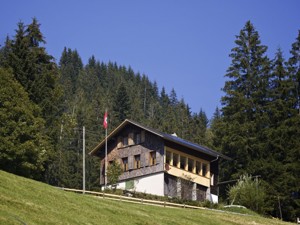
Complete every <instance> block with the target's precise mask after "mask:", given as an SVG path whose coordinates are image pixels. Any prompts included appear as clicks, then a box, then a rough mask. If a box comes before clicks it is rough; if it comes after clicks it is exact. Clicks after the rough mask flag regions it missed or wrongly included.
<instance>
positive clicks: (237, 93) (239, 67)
mask: <svg viewBox="0 0 300 225" xmlns="http://www.w3.org/2000/svg"><path fill="white" fill-rule="evenodd" d="M235 43H236V45H237V46H236V47H234V48H233V49H232V50H231V54H230V57H231V58H232V63H231V65H230V67H229V68H228V70H227V74H226V77H227V78H229V81H226V83H225V86H224V89H223V90H224V92H225V96H224V97H222V104H223V108H222V112H223V115H224V117H223V122H224V125H223V128H224V129H225V131H224V133H223V134H222V135H223V136H222V137H221V138H222V149H223V153H224V154H226V155H228V156H230V157H232V158H233V159H234V163H233V166H232V167H231V168H230V172H229V174H227V176H233V177H236V178H237V177H238V176H239V175H241V174H243V173H244V172H247V173H255V168H252V167H251V162H252V161H253V160H254V159H255V158H259V157H260V156H261V155H260V154H261V151H263V150H262V149H261V147H262V146H259V142H258V140H257V138H258V137H259V135H258V134H259V133H260V132H261V130H262V129H263V128H264V127H265V126H266V124H265V118H264V117H265V114H264V105H265V104H266V100H267V97H266V89H267V87H268V86H267V85H268V76H269V68H270V63H269V59H268V58H267V57H266V55H265V53H266V50H267V47H266V46H264V45H261V41H260V39H259V35H258V32H257V31H256V30H255V28H254V26H253V25H252V24H251V22H250V21H248V22H247V23H246V25H245V27H244V28H243V29H242V30H241V31H240V34H239V35H238V36H236V41H235ZM228 178H229V177H227V179H228Z"/></svg>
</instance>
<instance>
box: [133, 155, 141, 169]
mask: <svg viewBox="0 0 300 225" xmlns="http://www.w3.org/2000/svg"><path fill="white" fill-rule="evenodd" d="M139 168H141V155H135V156H134V169H139Z"/></svg>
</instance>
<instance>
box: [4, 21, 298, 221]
mask: <svg viewBox="0 0 300 225" xmlns="http://www.w3.org/2000/svg"><path fill="white" fill-rule="evenodd" d="M41 28H42V27H41V24H39V22H38V20H37V19H36V18H33V19H32V21H31V23H30V24H24V23H23V22H19V23H18V24H17V25H16V30H15V33H14V34H11V35H10V36H7V37H6V41H5V43H3V45H2V46H0V83H1V85H0V90H1V91H0V123H1V126H0V167H1V168H0V169H2V170H5V171H8V172H11V173H14V174H18V175H21V176H24V177H28V178H32V179H35V180H39V181H42V182H45V183H48V184H51V185H54V186H59V187H68V188H78V189H81V188H82V144H83V143H82V141H83V136H82V128H83V126H85V129H86V135H85V136H86V137H85V138H86V149H87V151H86V188H87V189H89V190H98V189H99V161H98V159H97V158H95V157H91V156H89V155H88V152H89V151H91V150H92V149H93V148H94V147H95V146H96V145H97V144H98V143H99V142H100V141H101V140H102V139H103V138H104V137H105V129H103V127H102V122H103V115H104V112H105V110H106V109H107V110H108V133H109V132H110V131H112V130H113V129H114V128H116V127H117V126H118V125H119V124H120V123H121V122H122V121H123V120H124V119H126V118H128V119H132V120H133V121H136V122H139V123H141V124H143V125H145V126H148V127H151V128H154V129H157V130H160V131H162V132H165V133H174V132H176V134H177V135H178V136H179V137H181V138H183V139H186V140H189V141H192V142H195V143H198V144H200V145H204V146H207V147H209V148H212V149H214V150H217V151H219V152H222V153H223V154H225V155H227V156H229V157H231V158H232V160H231V161H223V162H221V165H220V182H222V181H229V180H235V179H238V178H239V177H240V176H242V175H244V174H250V175H252V176H258V177H259V180H260V181H261V184H262V185H263V188H264V190H265V192H266V200H265V201H264V205H263V207H264V214H266V215H270V216H273V217H278V218H280V217H282V218H283V219H284V220H289V221H291V220H295V218H296V217H297V216H298V217H299V215H300V30H299V31H298V36H296V37H295V39H294V42H293V43H290V46H291V47H290V52H289V53H285V54H286V55H289V58H284V54H283V52H282V50H281V49H280V48H279V49H278V50H277V52H276V54H275V55H274V56H273V57H272V58H270V56H269V55H268V54H267V53H268V52H267V51H268V47H267V46H266V45H263V44H262V40H261V39H260V36H259V32H258V31H257V30H256V29H255V25H254V24H252V23H251V22H250V21H248V22H246V23H245V25H244V27H242V28H241V30H240V31H237V32H236V34H237V35H236V37H235V39H234V40H232V43H233V46H234V47H233V48H232V49H231V52H228V57H229V58H230V61H231V63H230V65H228V68H227V71H224V74H220V76H225V78H226V82H225V83H224V86H223V96H222V98H221V99H220V101H221V104H222V105H221V107H220V108H216V110H215V113H214V115H213V117H212V118H208V117H207V116H206V114H205V111H204V110H200V111H199V112H191V109H190V107H189V105H188V102H185V100H184V99H183V98H181V99H179V98H178V97H177V95H176V91H175V90H174V89H172V90H171V92H170V93H167V92H166V90H165V88H164V87H162V88H161V89H159V88H158V84H157V83H156V82H153V81H151V80H149V78H148V76H147V75H145V74H140V73H138V72H135V71H134V68H131V67H130V66H123V65H119V64H118V63H117V62H108V63H104V62H102V61H101V60H99V59H98V58H97V57H96V56H93V55H92V56H91V57H90V58H89V59H88V62H87V64H86V65H84V63H83V60H82V59H81V57H80V53H79V52H77V50H76V49H70V48H68V47H65V48H64V49H62V53H61V57H60V58H59V59H54V57H53V56H51V55H49V54H48V53H47V48H46V47H47V44H46V37H44V35H43V33H42V31H41ZM216 66H218V65H216ZM175 79H176V78H175ZM160 85H164V84H160ZM216 104H217V103H216ZM201 107H202V108H205V106H201ZM227 185H231V184H230V183H228V184H227ZM227 185H223V186H220V198H221V199H222V200H223V202H225V203H226V201H227V190H228V187H227Z"/></svg>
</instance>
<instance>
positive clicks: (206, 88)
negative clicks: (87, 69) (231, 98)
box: [0, 0, 300, 118]
mask: <svg viewBox="0 0 300 225" xmlns="http://www.w3.org/2000/svg"><path fill="white" fill-rule="evenodd" d="M0 6H1V9H2V10H1V14H0V44H1V45H3V42H4V40H5V37H6V35H10V36H13V35H14V30H15V29H16V28H17V23H18V22H19V21H23V22H24V23H25V24H28V23H30V22H31V18H33V17H36V18H37V19H38V21H39V22H40V23H41V31H42V33H43V34H44V36H45V38H46V41H47V44H46V49H47V51H48V53H49V54H51V55H53V56H54V57H55V58H56V60H57V61H58V60H59V58H60V56H61V53H62V51H63V48H64V47H65V46H66V47H68V48H71V49H77V50H78V52H79V54H80V56H81V58H82V60H83V62H84V63H86V62H87V60H88V58H89V57H91V56H92V55H94V56H95V57H96V59H98V60H100V61H104V62H108V61H113V62H117V63H118V64H119V65H125V66H129V65H130V66H131V67H132V69H133V70H134V71H135V72H140V73H141V74H145V75H147V76H148V77H149V79H150V80H151V81H156V82H157V83H158V86H159V88H160V89H161V88H162V86H164V87H165V88H166V91H167V92H168V93H170V91H171V89H172V88H174V89H175V91H176V93H177V97H178V98H179V99H180V98H184V100H185V102H186V103H188V104H189V106H190V107H191V109H192V111H193V112H199V110H200V108H202V109H203V110H204V111H205V112H206V114H207V116H208V117H209V118H210V117H211V116H212V114H213V112H214V110H215V108H216V107H217V106H219V107H220V99H221V96H223V95H224V93H223V92H222V91H221V88H222V87H223V86H224V82H225V78H224V75H225V73H226V70H227V68H228V67H229V65H230V62H231V60H230V58H229V57H228V55H229V53H230V50H231V49H232V48H233V47H234V46H235V45H234V40H235V35H237V34H238V33H239V31H240V30H241V29H242V28H243V27H244V25H245V23H246V21H247V20H250V21H251V22H252V23H253V24H254V26H255V28H256V30H257V31H258V32H259V34H260V37H261V41H262V44H264V45H267V46H268V47H269V48H268V55H269V56H270V57H271V58H273V57H274V53H275V51H276V49H277V48H279V47H281V48H282V50H283V51H284V55H285V57H286V58H288V57H289V56H290V55H289V50H290V48H291V44H292V43H293V42H294V41H295V39H296V37H297V34H298V30H299V29H300V13H299V12H300V1H299V0H286V1H283V0H282V1H280V0H249V1H246V0H226V1H225V0H223V1H222V0H219V1H208V0H151V1H150V0H148V1H146V0H127V1H125V0H110V1H108V0H107V1H101V0H98V1H97V0H85V1H79V0H77V1H71V0H51V1H39V0H26V1H22V0H19V1H16V0H9V1H4V0H2V1H1V3H0Z"/></svg>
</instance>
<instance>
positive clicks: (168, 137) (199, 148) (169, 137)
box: [89, 119, 230, 160]
mask: <svg viewBox="0 0 300 225" xmlns="http://www.w3.org/2000/svg"><path fill="white" fill-rule="evenodd" d="M128 124H133V125H135V126H137V127H139V128H141V129H144V130H146V131H148V132H150V133H152V134H154V135H157V136H159V137H161V138H162V139H164V140H167V141H170V142H173V143H176V144H179V145H182V146H184V147H187V148H190V149H193V150H195V151H198V152H201V153H205V154H207V155H210V156H213V157H221V158H223V159H227V160H230V158H229V157H227V156H225V155H223V154H221V153H220V152H217V151H214V150H212V149H210V148H207V147H205V146H202V145H199V144H195V143H193V142H190V141H187V140H184V139H182V138H179V137H177V136H174V135H171V134H167V133H163V132H160V131H157V130H155V129H152V128H149V127H146V126H144V125H141V124H139V123H137V122H134V121H132V120H128V119H126V120H124V121H123V122H122V123H121V124H120V125H119V126H118V127H117V128H116V129H115V130H113V131H112V132H111V133H110V134H109V135H108V136H107V140H110V138H112V137H113V136H114V135H115V134H116V133H117V132H119V131H120V130H122V129H123V128H124V127H125V126H126V125H128ZM104 145H105V139H104V140H102V141H101V142H100V143H99V144H98V145H97V146H96V147H95V148H94V149H93V150H92V151H91V152H90V153H89V154H90V155H96V152H97V151H98V150H99V149H100V148H102V147H103V146H104Z"/></svg>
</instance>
